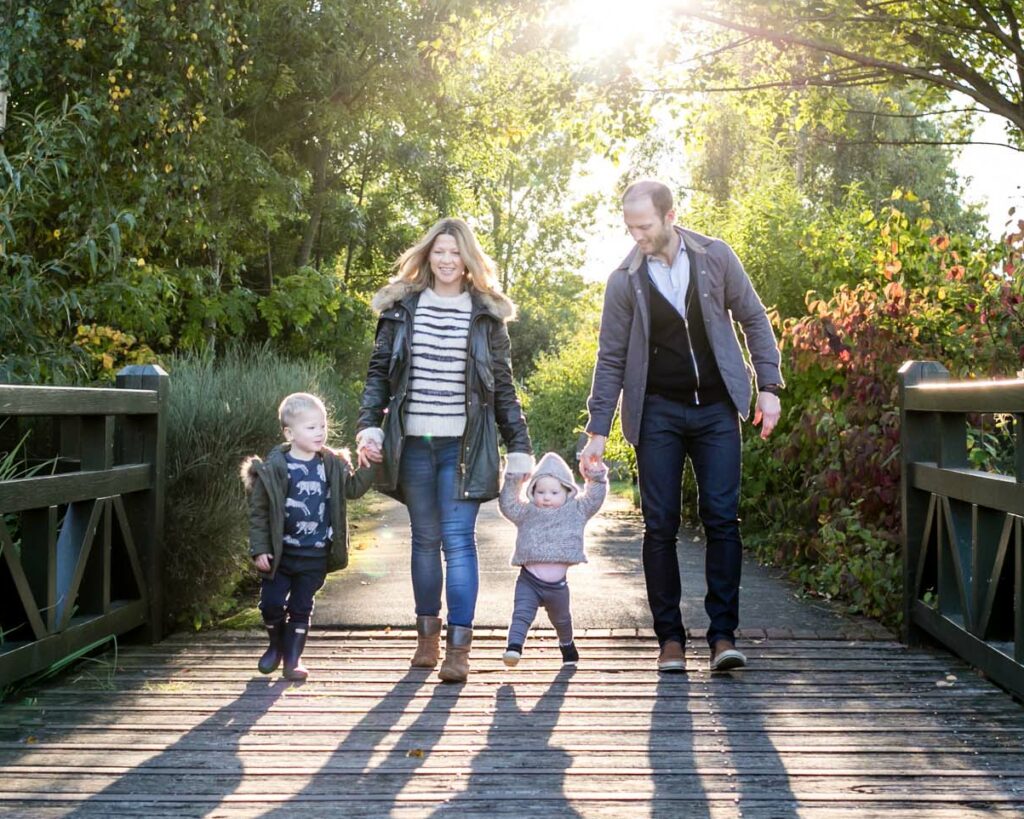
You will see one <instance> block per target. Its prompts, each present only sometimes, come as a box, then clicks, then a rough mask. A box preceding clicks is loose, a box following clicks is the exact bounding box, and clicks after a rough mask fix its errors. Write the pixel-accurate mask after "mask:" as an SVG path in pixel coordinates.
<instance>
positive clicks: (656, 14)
mask: <svg viewBox="0 0 1024 819" xmlns="http://www.w3.org/2000/svg"><path fill="white" fill-rule="evenodd" d="M686 2H687V0H631V2H623V0H569V1H568V2H567V3H566V4H565V5H564V6H562V7H561V8H560V9H559V10H558V11H557V12H556V13H555V15H554V16H553V20H552V21H553V22H554V23H555V24H556V25H560V26H564V27H566V28H567V29H569V30H574V31H575V33H576V42H575V45H574V47H573V55H574V56H575V57H576V58H577V59H579V60H581V61H585V62H590V61H600V60H604V59H606V58H611V57H614V56H619V57H621V56H622V55H623V54H626V55H627V56H632V55H636V54H640V53H642V52H644V51H653V50H655V49H657V48H658V47H659V46H660V45H661V44H662V43H663V42H664V39H665V37H666V35H667V33H668V31H669V30H670V22H671V20H672V18H673V16H674V14H675V12H677V11H678V10H679V9H680V8H682V7H683V6H684V5H686Z"/></svg>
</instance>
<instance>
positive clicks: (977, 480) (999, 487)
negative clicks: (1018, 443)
mask: <svg viewBox="0 0 1024 819" xmlns="http://www.w3.org/2000/svg"><path fill="white" fill-rule="evenodd" d="M909 473H910V481H911V485H912V486H913V487H914V488H915V489H921V490H923V491H925V492H932V493H934V494H936V495H942V496H943V497H947V498H954V499H956V500H961V501H964V502H966V503H976V504H978V505H979V506H984V507H986V508H988V509H998V510H999V511H1001V512H1009V513H1011V514H1014V515H1021V514H1024V483H1017V480H1016V479H1015V478H1013V477H1011V476H1008V475H996V474H993V473H990V472H982V471H980V470H977V469H965V468H961V469H942V468H939V467H938V466H937V465H936V464H934V463H929V462H925V461H918V462H916V463H912V464H910V466H909Z"/></svg>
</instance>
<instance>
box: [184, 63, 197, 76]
mask: <svg viewBox="0 0 1024 819" xmlns="http://www.w3.org/2000/svg"><path fill="white" fill-rule="evenodd" d="M195 75H196V67H195V66H194V65H192V63H189V64H188V68H187V69H185V76H186V77H188V79H190V80H191V79H192V78H193V77H195Z"/></svg>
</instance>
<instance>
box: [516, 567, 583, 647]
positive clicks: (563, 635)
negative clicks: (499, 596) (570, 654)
mask: <svg viewBox="0 0 1024 819" xmlns="http://www.w3.org/2000/svg"><path fill="white" fill-rule="evenodd" d="M540 606H544V608H545V609H546V610H547V613H548V618H549V619H550V620H551V625H553V626H554V627H555V633H556V634H557V635H558V642H559V643H561V644H562V645H567V644H569V643H571V642H572V610H571V609H570V607H569V584H568V583H567V582H566V580H565V578H564V577H563V578H562V579H561V580H559V581H558V582H557V583H546V582H545V581H543V580H541V579H539V578H537V577H535V576H534V575H532V574H530V573H529V572H528V571H527V570H526V569H525V568H522V569H520V570H519V577H517V578H516V597H515V604H514V606H513V609H512V624H511V625H510V626H509V627H508V642H509V644H510V645H520V646H521V645H523V644H524V643H525V642H526V633H527V632H528V631H529V630H530V626H532V625H533V620H534V618H535V617H536V616H537V609H538V607H540Z"/></svg>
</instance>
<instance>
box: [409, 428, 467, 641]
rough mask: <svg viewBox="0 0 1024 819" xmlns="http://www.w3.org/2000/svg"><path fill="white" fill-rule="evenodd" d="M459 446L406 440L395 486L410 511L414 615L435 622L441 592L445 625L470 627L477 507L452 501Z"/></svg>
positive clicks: (446, 440) (449, 440)
mask: <svg viewBox="0 0 1024 819" xmlns="http://www.w3.org/2000/svg"><path fill="white" fill-rule="evenodd" d="M461 446H462V440H461V439H460V438H454V437H440V438H427V437H421V436H409V437H407V438H406V439H405V441H404V444H403V447H402V461H401V463H400V464H399V468H398V480H399V481H400V483H401V487H402V494H403V496H404V497H405V504H406V506H407V507H408V508H409V526H410V528H411V529H412V592H413V598H414V599H415V601H416V614H417V615H419V616H428V617H437V616H438V614H440V612H441V589H442V587H444V590H445V602H446V603H447V604H448V623H449V624H451V625H455V626H467V627H471V626H472V625H473V616H474V614H475V613H476V597H477V592H478V591H479V588H480V575H479V568H478V564H477V555H476V516H477V513H478V512H479V511H480V501H476V500H460V499H459V498H457V497H455V479H456V472H457V470H458V468H459V450H460V447H461ZM442 554H443V555H444V570H442V568H441V555H442ZM445 572H447V575H448V577H447V582H446V581H445Z"/></svg>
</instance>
